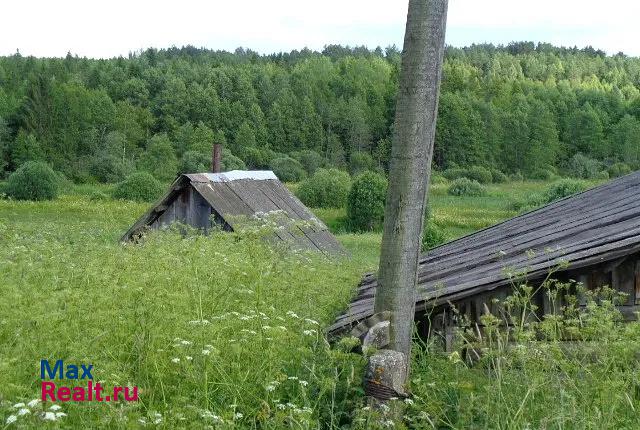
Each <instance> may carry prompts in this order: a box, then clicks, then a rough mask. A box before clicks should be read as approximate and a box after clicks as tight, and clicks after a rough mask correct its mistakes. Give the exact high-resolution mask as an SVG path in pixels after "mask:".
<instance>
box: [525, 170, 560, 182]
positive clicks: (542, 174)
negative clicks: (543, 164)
mask: <svg viewBox="0 0 640 430" xmlns="http://www.w3.org/2000/svg"><path fill="white" fill-rule="evenodd" d="M554 177H555V174H554V173H553V172H552V171H550V170H546V169H536V170H534V171H533V172H531V174H530V175H529V178H530V179H536V180H538V181H549V180H551V179H553V178H554Z"/></svg>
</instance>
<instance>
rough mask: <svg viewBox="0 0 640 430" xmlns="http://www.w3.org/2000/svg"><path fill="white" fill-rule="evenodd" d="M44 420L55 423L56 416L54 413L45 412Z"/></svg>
mask: <svg viewBox="0 0 640 430" xmlns="http://www.w3.org/2000/svg"><path fill="white" fill-rule="evenodd" d="M42 419H43V420H45V421H55V420H56V414H54V413H53V412H45V413H44V415H43V416H42Z"/></svg>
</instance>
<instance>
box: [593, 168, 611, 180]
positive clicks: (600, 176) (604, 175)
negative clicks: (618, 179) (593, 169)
mask: <svg viewBox="0 0 640 430" xmlns="http://www.w3.org/2000/svg"><path fill="white" fill-rule="evenodd" d="M594 179H598V180H601V181H606V180H607V179H609V172H607V171H606V170H603V171H602V172H598V174H597V175H596V177H595V178H594Z"/></svg>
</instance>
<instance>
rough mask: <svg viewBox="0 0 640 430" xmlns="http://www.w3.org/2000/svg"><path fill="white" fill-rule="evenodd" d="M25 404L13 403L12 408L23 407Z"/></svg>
mask: <svg viewBox="0 0 640 430" xmlns="http://www.w3.org/2000/svg"><path fill="white" fill-rule="evenodd" d="M24 407H25V404H24V403H16V404H15V405H13V408H14V409H20V408H24Z"/></svg>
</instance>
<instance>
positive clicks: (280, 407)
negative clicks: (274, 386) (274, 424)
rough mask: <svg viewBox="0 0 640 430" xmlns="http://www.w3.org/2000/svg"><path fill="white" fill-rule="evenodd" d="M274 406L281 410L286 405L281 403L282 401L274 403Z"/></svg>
mask: <svg viewBox="0 0 640 430" xmlns="http://www.w3.org/2000/svg"><path fill="white" fill-rule="evenodd" d="M276 408H278V409H280V410H281V411H282V410H284V409H286V408H287V405H283V404H282V403H278V404H276Z"/></svg>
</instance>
